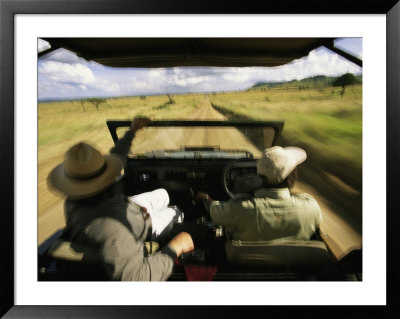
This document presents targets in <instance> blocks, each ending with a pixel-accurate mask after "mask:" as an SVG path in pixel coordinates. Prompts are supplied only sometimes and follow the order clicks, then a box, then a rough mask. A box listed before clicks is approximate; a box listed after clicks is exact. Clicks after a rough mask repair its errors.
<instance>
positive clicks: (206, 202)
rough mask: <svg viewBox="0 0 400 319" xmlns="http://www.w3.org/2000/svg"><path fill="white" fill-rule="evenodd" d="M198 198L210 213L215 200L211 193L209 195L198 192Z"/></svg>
mask: <svg viewBox="0 0 400 319" xmlns="http://www.w3.org/2000/svg"><path fill="white" fill-rule="evenodd" d="M196 200H197V201H198V202H202V203H203V206H204V208H205V209H206V210H207V212H208V213H210V205H211V202H212V201H214V200H213V199H212V198H211V197H210V195H208V194H207V193H204V192H198V193H197V195H196Z"/></svg>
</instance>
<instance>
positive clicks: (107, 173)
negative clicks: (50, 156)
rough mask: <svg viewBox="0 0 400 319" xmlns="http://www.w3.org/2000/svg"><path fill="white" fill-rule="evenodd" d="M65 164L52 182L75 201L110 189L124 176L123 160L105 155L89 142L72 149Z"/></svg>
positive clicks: (53, 173) (52, 175) (54, 175)
mask: <svg viewBox="0 0 400 319" xmlns="http://www.w3.org/2000/svg"><path fill="white" fill-rule="evenodd" d="M64 158H65V159H64V162H63V163H62V164H60V165H58V166H57V167H55V168H54V169H53V170H52V171H51V172H50V174H49V177H48V181H49V183H50V184H51V185H52V186H53V187H55V188H56V189H57V190H59V191H61V192H62V193H64V194H66V195H67V196H69V197H70V198H72V199H81V198H86V197H90V196H92V195H95V194H97V193H99V192H101V191H102V190H104V189H106V188H107V187H108V186H110V185H111V184H112V183H113V182H115V181H116V178H117V177H118V176H119V174H120V173H121V170H122V168H123V162H122V159H121V158H120V157H119V156H118V155H114V154H110V155H102V154H101V153H100V152H99V151H98V150H96V149H95V148H93V147H92V146H90V145H89V144H86V143H78V144H76V145H74V146H72V147H71V148H70V149H69V150H68V151H67V152H66V153H65V156H64Z"/></svg>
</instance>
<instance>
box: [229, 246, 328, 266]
mask: <svg viewBox="0 0 400 319" xmlns="http://www.w3.org/2000/svg"><path fill="white" fill-rule="evenodd" d="M225 251H226V256H227V260H228V262H229V263H230V264H233V265H240V266H255V267H302V266H323V265H326V264H328V263H329V262H330V256H329V253H328V249H327V247H326V245H325V243H324V242H322V241H318V240H308V241H305V240H304V241H303V240H293V241H274V240H273V241H240V240H228V241H226V243H225Z"/></svg>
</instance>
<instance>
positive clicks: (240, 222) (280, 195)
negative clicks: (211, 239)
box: [210, 188, 322, 241]
mask: <svg viewBox="0 0 400 319" xmlns="http://www.w3.org/2000/svg"><path fill="white" fill-rule="evenodd" d="M210 214H211V219H212V221H213V223H214V224H217V225H222V226H224V227H225V228H226V230H227V231H228V232H229V233H230V234H231V235H232V239H235V240H244V241H245V240H249V241H257V240H273V239H282V240H309V239H310V237H311V236H312V235H313V234H314V232H315V231H316V229H317V227H318V226H319V224H320V222H321V220H322V217H321V210H320V208H319V205H318V204H317V202H316V201H315V199H314V198H313V197H312V196H310V195H308V194H298V195H291V194H290V192H289V189H287V188H270V189H267V188H260V189H258V190H256V191H255V196H254V197H250V196H249V197H245V198H241V199H236V200H230V201H226V202H220V201H212V202H211V205H210Z"/></svg>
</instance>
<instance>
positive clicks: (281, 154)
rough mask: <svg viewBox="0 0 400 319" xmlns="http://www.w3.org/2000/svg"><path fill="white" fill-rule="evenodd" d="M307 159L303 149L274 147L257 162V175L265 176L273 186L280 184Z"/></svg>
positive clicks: (268, 149) (266, 151)
mask: <svg viewBox="0 0 400 319" xmlns="http://www.w3.org/2000/svg"><path fill="white" fill-rule="evenodd" d="M306 158H307V154H306V152H305V151H304V150H303V149H301V148H298V147H284V148H283V147H280V146H273V147H270V148H267V149H266V150H264V152H263V153H262V156H261V158H260V159H259V160H258V161H257V174H258V175H263V176H265V177H266V178H267V179H268V182H270V183H271V184H273V185H275V184H279V183H280V182H282V181H283V180H284V179H285V178H286V177H288V175H289V174H290V173H291V172H292V171H293V170H294V169H295V168H296V166H297V165H299V164H300V163H302V162H304V161H305V160H306Z"/></svg>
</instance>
